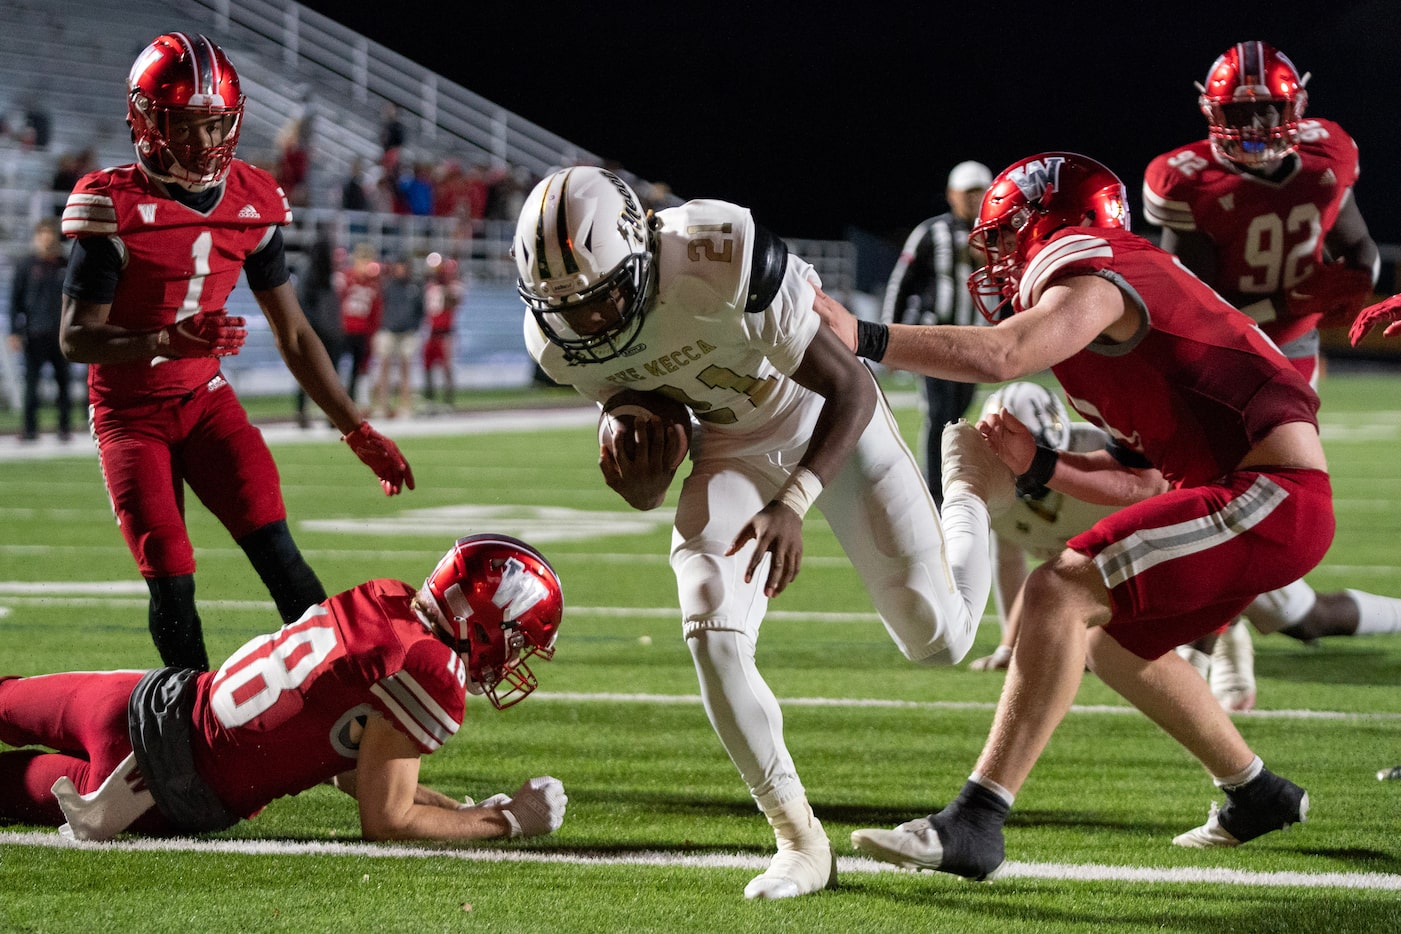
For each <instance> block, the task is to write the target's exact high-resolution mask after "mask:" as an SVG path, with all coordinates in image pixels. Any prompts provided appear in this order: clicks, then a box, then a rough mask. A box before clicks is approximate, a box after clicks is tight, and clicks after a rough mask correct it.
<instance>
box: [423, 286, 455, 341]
mask: <svg viewBox="0 0 1401 934" xmlns="http://www.w3.org/2000/svg"><path fill="white" fill-rule="evenodd" d="M461 301H462V283H460V282H450V283H447V284H444V283H442V282H430V283H428V284H427V285H425V286H424V287H423V311H424V314H425V316H426V317H427V318H428V333H429V334H434V335H441V334H451V333H452V316H453V313H454V312H456V311H457V306H458V305H459V304H460V303H461Z"/></svg>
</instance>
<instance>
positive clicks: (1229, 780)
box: [1211, 756, 1265, 791]
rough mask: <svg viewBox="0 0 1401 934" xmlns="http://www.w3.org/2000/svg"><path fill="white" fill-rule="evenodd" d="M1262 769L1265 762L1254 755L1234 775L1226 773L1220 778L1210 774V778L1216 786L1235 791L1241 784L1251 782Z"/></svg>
mask: <svg viewBox="0 0 1401 934" xmlns="http://www.w3.org/2000/svg"><path fill="white" fill-rule="evenodd" d="M1264 770H1265V763H1264V762H1262V761H1260V757H1259V756H1256V757H1255V758H1254V759H1251V760H1250V764H1249V765H1247V766H1246V767H1245V768H1243V769H1241V770H1240V771H1239V772H1237V773H1235V774H1234V775H1226V776H1223V777H1221V778H1217V777H1215V776H1212V779H1211V780H1212V781H1213V782H1215V783H1216V787H1217V788H1224V789H1226V790H1227V791H1235V790H1236V789H1237V788H1239V787H1240V786H1241V785H1246V784H1249V783H1250V782H1253V781H1254V780H1255V779H1256V778H1258V777H1259V776H1260V773H1261V772H1263V771H1264Z"/></svg>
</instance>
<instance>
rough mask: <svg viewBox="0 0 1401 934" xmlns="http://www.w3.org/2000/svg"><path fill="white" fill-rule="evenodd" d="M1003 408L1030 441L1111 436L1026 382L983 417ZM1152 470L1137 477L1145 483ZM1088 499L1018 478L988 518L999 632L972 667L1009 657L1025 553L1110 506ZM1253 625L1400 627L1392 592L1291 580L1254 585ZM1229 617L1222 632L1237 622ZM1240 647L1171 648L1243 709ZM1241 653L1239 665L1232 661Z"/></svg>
mask: <svg viewBox="0 0 1401 934" xmlns="http://www.w3.org/2000/svg"><path fill="white" fill-rule="evenodd" d="M1003 410H1006V411H1008V412H1010V413H1011V414H1012V415H1013V416H1014V417H1015V418H1016V419H1017V420H1018V421H1020V422H1021V423H1022V424H1023V425H1026V426H1027V427H1028V428H1029V429H1030V430H1031V433H1032V435H1034V436H1035V437H1036V442H1037V444H1039V445H1041V446H1044V447H1048V448H1053V449H1055V450H1059V451H1076V452H1088V451H1099V450H1104V449H1106V448H1111V447H1112V444H1111V439H1110V437H1109V435H1108V434H1107V433H1106V432H1104V431H1103V430H1101V429H1099V428H1097V427H1096V426H1094V425H1091V424H1090V423H1089V422H1072V421H1071V420H1070V415H1069V413H1068V412H1067V411H1066V408H1065V405H1064V404H1063V403H1062V402H1061V400H1060V397H1059V396H1057V395H1056V394H1055V393H1053V392H1052V391H1051V390H1049V389H1047V388H1045V387H1044V386H1041V385H1038V384H1036V383H1031V382H1015V383H1008V384H1006V385H1004V386H1002V387H1000V388H999V389H998V390H997V391H996V392H993V393H992V394H990V395H989V396H988V398H987V401H986V402H985V403H984V404H983V411H982V415H983V417H987V416H989V415H992V414H994V413H996V412H1001V411H1003ZM1155 477H1156V478H1157V479H1159V480H1160V476H1159V475H1157V472H1156V471H1151V472H1150V473H1149V474H1148V477H1147V479H1145V486H1146V487H1149V488H1151V487H1152V486H1153V485H1154V482H1155V479H1154V478H1155ZM1118 508H1119V507H1118V506H1102V505H1098V504H1096V503H1087V502H1085V501H1084V500H1080V499H1076V498H1075V497H1073V496H1066V495H1065V494H1064V493H1060V492H1057V491H1055V490H1051V489H1048V488H1046V487H1044V486H1043V487H1037V488H1032V487H1029V486H1027V487H1023V488H1020V489H1018V491H1017V500H1016V503H1015V504H1014V505H1013V506H1012V507H1011V508H1010V509H1008V510H1007V511H1005V512H1002V513H999V514H997V515H995V516H993V517H992V531H993V543H992V544H993V553H994V555H995V559H994V564H995V565H996V567H997V581H996V587H995V588H994V590H993V593H994V595H995V597H996V602H997V612H998V618H999V620H1000V621H1001V624H1002V639H1001V642H1000V643H999V645H998V646H997V649H996V650H995V651H994V652H993V654H991V655H987V656H984V657H982V658H979V659H975V660H974V661H973V662H972V663H970V665H969V667H970V668H973V669H975V670H979V671H991V670H999V669H1005V668H1006V667H1007V664H1008V662H1009V661H1010V660H1011V657H1012V645H1013V643H1014V642H1015V641H1016V637H1017V624H1018V621H1019V617H1020V612H1021V609H1020V592H1021V586H1022V583H1023V582H1024V581H1025V580H1026V577H1027V559H1028V558H1031V559H1032V560H1035V561H1048V560H1050V559H1051V558H1054V557H1055V556H1056V555H1058V554H1060V552H1061V551H1063V550H1064V549H1065V543H1066V542H1067V541H1068V540H1069V539H1070V538H1071V537H1072V536H1075V535H1078V534H1080V533H1081V532H1083V531H1084V530H1085V529H1088V528H1089V527H1090V526H1092V525H1094V524H1095V523H1096V522H1098V521H1099V520H1100V519H1102V518H1104V517H1105V516H1107V515H1109V514H1110V513H1111V512H1113V511H1115V510H1116V509H1118ZM1241 615H1242V616H1244V617H1245V618H1246V619H1247V620H1249V621H1250V624H1251V625H1252V626H1254V627H1255V629H1256V630H1257V631H1259V632H1260V633H1262V634H1268V633H1272V632H1280V633H1283V634H1284V635H1287V636H1291V637H1293V638H1295V639H1299V640H1301V641H1311V640H1313V639H1318V638H1322V637H1324V636H1354V635H1371V634H1376V633H1386V632H1398V631H1401V600H1398V599H1396V598H1395V597H1384V596H1380V595H1378V594H1371V593H1365V592H1363V591H1360V590H1352V589H1346V590H1340V591H1335V592H1332V593H1318V592H1317V591H1316V590H1314V589H1313V587H1312V586H1310V585H1309V584H1308V583H1307V582H1306V581H1303V580H1298V581H1295V582H1294V583H1292V584H1289V585H1288V586H1286V587H1281V588H1280V589H1279V590H1272V591H1270V592H1269V593H1265V594H1261V595H1260V596H1259V597H1256V598H1255V601H1254V602H1253V603H1251V604H1250V606H1248V607H1246V608H1245V611H1244V612H1243V613H1242V614H1241ZM1239 628H1240V627H1239V626H1232V627H1231V628H1230V630H1228V636H1227V638H1228V637H1229V636H1230V634H1231V633H1234V632H1235V631H1237V630H1239ZM1246 640H1247V641H1246V645H1245V651H1244V652H1235V653H1232V652H1228V651H1226V650H1225V649H1224V648H1223V646H1224V645H1225V643H1226V638H1222V639H1220V640H1218V641H1217V650H1216V651H1214V652H1213V653H1211V654H1210V655H1208V654H1206V653H1203V652H1201V651H1199V650H1197V649H1194V648H1192V647H1190V646H1181V647H1179V648H1178V650H1177V651H1178V654H1180V655H1182V656H1183V657H1184V658H1186V659H1187V660H1188V661H1190V662H1192V664H1193V666H1194V667H1196V668H1197V670H1198V671H1200V672H1201V673H1202V674H1203V675H1204V676H1206V677H1207V678H1208V680H1209V681H1210V682H1211V691H1212V693H1213V694H1214V695H1216V699H1217V700H1219V701H1220V702H1221V705H1222V706H1223V707H1225V708H1226V709H1228V710H1242V709H1249V708H1250V707H1251V706H1253V705H1254V700H1255V671H1254V664H1253V661H1254V653H1253V651H1252V650H1251V649H1250V644H1249V636H1248V635H1247V636H1246ZM1241 659H1244V660H1245V662H1246V664H1244V665H1242V664H1240V663H1239V662H1240V660H1241Z"/></svg>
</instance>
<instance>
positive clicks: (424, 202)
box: [397, 159, 433, 217]
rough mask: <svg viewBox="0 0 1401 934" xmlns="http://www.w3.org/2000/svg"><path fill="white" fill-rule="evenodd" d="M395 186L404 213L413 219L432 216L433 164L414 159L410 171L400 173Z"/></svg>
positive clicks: (424, 160)
mask: <svg viewBox="0 0 1401 934" xmlns="http://www.w3.org/2000/svg"><path fill="white" fill-rule="evenodd" d="M397 184H398V189H399V197H400V199H401V201H402V202H403V207H404V213H406V214H412V215H414V216H415V217H431V216H432V215H433V163H431V162H429V161H427V160H426V159H415V160H414V161H413V168H412V169H411V170H410V171H408V172H401V173H400V175H399V180H398V183H397Z"/></svg>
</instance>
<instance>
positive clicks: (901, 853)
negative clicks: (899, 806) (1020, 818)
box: [851, 817, 1003, 882]
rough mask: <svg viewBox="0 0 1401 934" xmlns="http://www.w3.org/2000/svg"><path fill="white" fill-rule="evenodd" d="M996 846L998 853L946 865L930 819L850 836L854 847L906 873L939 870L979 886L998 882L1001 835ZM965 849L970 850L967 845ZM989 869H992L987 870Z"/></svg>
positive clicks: (937, 834)
mask: <svg viewBox="0 0 1401 934" xmlns="http://www.w3.org/2000/svg"><path fill="white" fill-rule="evenodd" d="M964 842H965V844H966V843H967V841H966V840H965V841H964ZM994 842H995V843H996V846H997V849H996V850H991V851H985V852H983V853H981V854H975V858H974V860H973V861H972V862H969V861H967V860H966V859H965V864H962V865H945V860H944V845H943V843H942V842H941V841H940V840H939V833H938V831H937V830H935V829H934V824H933V823H932V822H930V820H929V818H927V817H917V818H915V819H914V820H909V821H905V823H903V824H900V825H899V826H897V827H896V828H895V829H894V830H885V829H884V828H880V827H873V828H869V829H866V830H853V831H852V832H851V845H852V846H854V847H855V848H856V849H857V850H859V851H860V852H862V853H865V854H866V855H867V856H869V857H871V858H872V859H878V860H881V861H882V862H886V863H894V864H895V865H896V866H900V867H902V868H904V869H930V870H939V871H941V872H947V873H951V874H953V875H956V876H962V877H963V878H965V879H972V880H974V881H976V882H985V881H988V880H990V879H995V878H997V875H998V873H1000V872H1001V870H1002V866H1003V855H1002V852H1001V834H1000V833H999V834H998V836H997V838H996V840H995V841H994ZM964 849H965V850H969V849H970V848H969V847H968V846H966V845H965V847H964ZM979 857H981V858H979ZM988 866H991V867H992V868H990V869H988V868H986V867H988Z"/></svg>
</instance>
